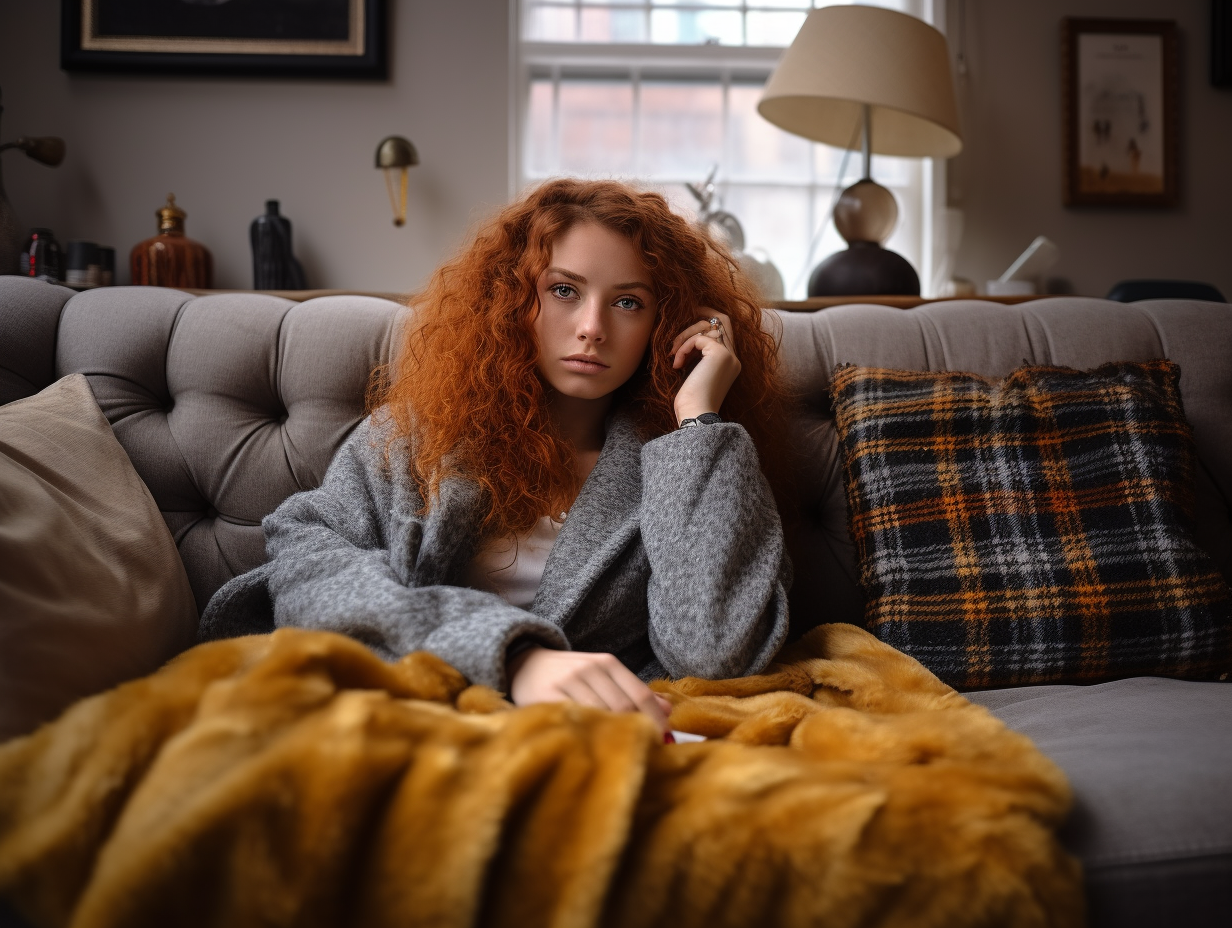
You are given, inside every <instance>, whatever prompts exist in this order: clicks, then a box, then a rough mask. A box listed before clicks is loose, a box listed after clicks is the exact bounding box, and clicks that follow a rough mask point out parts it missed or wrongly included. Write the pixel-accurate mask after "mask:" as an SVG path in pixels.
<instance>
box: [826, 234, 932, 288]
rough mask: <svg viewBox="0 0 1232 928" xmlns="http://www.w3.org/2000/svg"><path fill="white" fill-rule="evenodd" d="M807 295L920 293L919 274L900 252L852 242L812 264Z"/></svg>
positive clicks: (872, 244) (866, 243) (872, 243)
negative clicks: (841, 249)
mask: <svg viewBox="0 0 1232 928" xmlns="http://www.w3.org/2000/svg"><path fill="white" fill-rule="evenodd" d="M808 295H809V296H919V295H920V278H919V276H917V275H916V272H915V268H913V267H912V266H911V265H910V264H909V263H908V261H907V259H906V258H904V257H903V256H902V255H900V254H897V253H895V252H893V251H888V250H886V249H885V248H882V247H881V246H880V245H878V244H877V243H876V242H852V243H850V244H849V245H848V246H847V250H846V251H840V252H836V253H835V254H832V255H830V257H828V258H826V260H824V261H822V262H821V264H819V265H817V267H815V268H813V273H812V275H810V277H809V283H808Z"/></svg>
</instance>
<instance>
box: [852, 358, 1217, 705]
mask: <svg viewBox="0 0 1232 928" xmlns="http://www.w3.org/2000/svg"><path fill="white" fill-rule="evenodd" d="M1179 378H1180V371H1179V369H1178V368H1177V367H1176V365H1175V364H1173V363H1171V362H1170V361H1166V360H1160V361H1149V362H1145V363H1123V364H1108V365H1105V366H1103V367H1100V368H1098V369H1097V370H1094V371H1090V372H1081V371H1075V370H1071V369H1068V368H1059V367H1023V368H1020V369H1019V370H1016V371H1014V372H1013V373H1012V374H1010V376H1009V377H1007V378H1006V379H1005V380H1003V381H1000V382H994V381H988V380H984V379H982V378H980V377H976V376H973V375H970V374H961V373H920V372H910V371H892V370H879V369H874V368H861V367H854V366H850V365H840V366H839V367H838V368H837V369H836V370H835V372H834V377H833V394H834V408H835V416H836V424H837V429H838V437H839V444H840V446H841V448H842V452H843V463H844V477H845V481H846V488H847V501H848V516H849V519H850V528H851V535H852V538H853V540H854V541H855V544H856V549H857V553H858V557H859V562H860V577H861V583H862V584H863V586H864V591H865V593H866V595H867V596H868V606H867V612H866V620H867V623H868V627H869V630H870V631H872V632H873V633H874V634H875V635H877V636H878V637H879V638H880V639H881V640H882V641H885V642H886V643H887V644H890V645H893V646H894V647H896V648H898V649H899V650H901V651H904V652H906V653H907V654H910V655H912V656H913V657H915V658H916V659H917V660H919V661H920V662H921V663H922V664H924V665H925V666H926V667H928V668H929V669H930V670H932V671H933V672H934V673H935V674H937V676H939V677H940V678H941V679H942V680H944V681H946V682H947V683H949V684H950V685H951V686H954V687H957V688H965V689H974V688H981V687H994V686H1013V685H1021V684H1030V683H1062V682H1066V683H1091V682H1096V681H1100V680H1110V679H1115V678H1118V677H1128V676H1137V675H1143V674H1160V675H1166V676H1176V677H1185V678H1190V679H1210V678H1215V677H1218V676H1219V675H1220V674H1223V673H1226V672H1227V671H1229V670H1230V669H1232V593H1230V592H1229V589H1228V586H1227V584H1226V583H1225V582H1224V580H1223V578H1222V576H1221V575H1220V574H1219V572H1218V571H1217V570H1216V569H1215V567H1214V565H1213V563H1212V562H1211V560H1210V558H1209V557H1207V555H1206V554H1205V553H1204V552H1203V551H1202V550H1201V549H1199V548H1198V547H1197V545H1196V544H1195V542H1194V540H1193V536H1192V532H1191V522H1192V507H1193V503H1192V491H1191V488H1192V486H1193V479H1194V461H1195V451H1194V448H1193V439H1192V435H1191V432H1190V428H1189V425H1188V423H1187V422H1186V421H1185V415H1184V411H1183V410H1182V408H1181V398H1180V392H1179V389H1178V381H1179Z"/></svg>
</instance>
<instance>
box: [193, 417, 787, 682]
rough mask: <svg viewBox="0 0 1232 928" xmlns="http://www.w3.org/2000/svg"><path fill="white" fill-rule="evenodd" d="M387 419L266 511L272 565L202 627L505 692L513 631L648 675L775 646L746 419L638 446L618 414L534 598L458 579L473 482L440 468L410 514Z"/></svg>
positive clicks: (479, 508) (701, 671)
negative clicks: (441, 673)
mask: <svg viewBox="0 0 1232 928" xmlns="http://www.w3.org/2000/svg"><path fill="white" fill-rule="evenodd" d="M387 427H388V426H387V425H382V424H380V423H379V422H377V421H376V420H374V419H373V418H369V419H365V420H364V421H363V422H362V423H361V424H360V425H359V427H358V428H356V430H355V431H354V433H353V434H352V435H351V436H350V437H349V438H348V439H347V441H346V442H345V444H344V445H343V446H342V447H341V448H340V449H339V451H338V454H337V456H336V457H335V458H334V460H333V462H332V463H331V464H330V467H329V470H328V471H327V473H326V475H325V480H324V482H323V483H322V484H321V486H320V487H319V488H317V489H315V490H308V491H305V492H302V493H297V494H295V495H294V496H291V497H290V498H288V499H287V500H286V501H285V502H284V503H283V504H282V505H281V506H279V507H278V509H277V510H276V511H275V512H274V513H273V514H272V515H270V516H268V517H267V518H266V519H265V521H264V523H263V527H264V529H265V534H266V551H267V554H268V555H269V560H268V561H267V562H266V564H264V565H262V566H261V567H259V568H257V569H256V570H254V571H250V572H249V573H247V574H244V575H242V576H239V577H237V578H235V579H234V580H232V581H231V582H230V583H228V584H227V585H226V586H224V587H223V588H222V589H221V590H219V591H218V593H217V594H216V595H215V596H214V598H213V599H211V600H210V603H209V606H208V607H207V609H206V611H205V614H204V615H203V617H202V624H201V637H202V638H203V639H210V638H220V637H227V636H230V635H236V634H244V633H249V632H259V631H268V630H271V629H272V628H274V627H277V626H284V625H293V626H298V627H301V628H312V629H325V630H329V631H334V632H341V633H342V634H345V635H350V636H351V637H353V638H356V639H358V640H360V641H362V642H364V643H365V644H367V645H368V646H370V647H371V648H372V649H373V650H375V651H376V652H377V653H378V654H380V655H382V656H383V657H385V658H387V659H395V658H398V657H400V656H402V655H403V654H406V653H408V652H410V651H415V650H420V649H423V650H428V651H431V652H432V653H434V654H436V655H438V656H440V657H441V658H443V659H444V660H445V661H447V662H449V663H450V664H452V665H453V666H454V667H456V668H457V669H458V670H460V671H461V672H462V673H463V674H465V675H466V676H467V677H468V678H469V679H470V680H471V681H473V682H476V683H483V684H486V685H488V686H491V687H494V688H496V689H498V690H502V691H504V690H505V689H506V679H505V659H506V654H507V652H508V650H509V648H510V646H511V645H513V644H514V643H515V642H520V641H522V640H528V639H529V640H533V641H536V642H539V643H541V644H543V645H546V646H548V647H553V648H562V649H565V648H572V649H574V650H579V651H606V652H610V653H612V654H615V655H616V657H618V658H619V659H620V660H621V661H622V662H623V663H624V664H625V666H627V667H629V668H630V669H631V670H633V671H634V672H635V673H637V674H638V675H639V676H640V677H641V678H642V679H643V680H651V679H654V678H656V677H662V676H671V677H682V676H689V675H692V676H700V677H708V678H712V679H715V678H722V677H736V676H741V675H744V674H750V673H756V672H758V671H760V670H761V669H762V668H764V667H765V666H766V664H767V663H769V661H770V660H771V658H773V656H774V654H775V652H776V651H777V650H778V649H779V647H780V646H781V645H782V644H783V641H784V639H785V637H786V635H787V591H786V588H787V585H788V584H789V583H790V576H791V567H790V562H789V560H788V558H787V556H786V553H785V551H784V547H783V532H782V526H781V524H780V521H779V515H778V511H777V510H776V509H775V505H774V500H773V498H772V496H771V493H770V488H769V486H768V484H767V483H766V480H765V477H764V476H763V475H762V472H761V469H760V467H759V465H758V461H757V453H756V451H755V449H754V446H753V442H752V440H751V439H750V438H749V434H748V432H746V431H745V430H744V428H743V427H742V426H740V425H737V424H735V423H721V424H716V425H706V426H696V427H693V428H687V429H680V430H677V431H675V432H671V433H669V434H667V435H664V436H662V437H660V438H656V439H654V440H652V441H649V442H645V443H643V442H642V441H641V439H640V438H639V437H638V435H637V432H636V430H635V428H634V425H633V423H632V422H631V421H630V420H629V419H628V418H627V417H625V416H622V415H620V414H619V413H618V414H616V415H614V416H612V417H611V418H610V419H609V421H608V429H607V435H606V439H605V442H604V445H603V450H602V452H601V453H600V456H599V460H598V463H597V464H596V465H595V467H594V470H593V471H591V474H590V476H589V477H588V478H587V480H586V482H585V484H584V485H583V486H582V489H581V492H580V493H579V495H578V498H577V500H576V501H575V502H574V504H573V506H572V508H571V509H570V510H569V514H568V518H567V520H566V521H565V524H564V526H563V527H562V528H561V531H560V534H559V535H558V536H557V540H556V543H555V545H554V546H553V548H552V550H551V553H550V554H549V556H548V560H547V565H546V567H545V568H544V572H543V579H542V581H541V583H540V586H539V592H538V594H537V595H536V596H535V600H534V602H533V603H532V604H531V606H530V609H529V610H525V609H519V608H517V607H515V606H511V605H509V604H508V603H506V602H505V601H504V600H503V599H501V598H500V597H499V596H497V595H496V594H494V593H489V592H484V591H481V590H476V589H471V588H468V587H466V586H464V585H463V584H464V583H465V580H464V577H465V575H466V570H467V566H468V565H469V563H470V561H471V559H472V558H473V557H474V556H475V554H476V540H477V528H478V526H479V524H480V522H481V520H482V518H483V514H484V511H485V510H484V505H485V495H484V491H482V490H481V489H480V488H479V486H478V485H477V484H475V483H473V482H471V481H468V480H464V479H458V478H454V479H449V480H446V481H444V483H443V485H442V487H441V490H440V496H439V499H438V500H436V501H435V502H434V504H433V505H432V506H431V507H430V508H429V509H428V511H427V512H426V513H422V514H421V513H420V509H421V508H422V500H421V497H420V495H419V493H418V491H417V490H416V488H415V486H414V484H413V482H412V481H411V480H410V479H409V478H407V477H404V476H401V475H404V474H407V473H408V467H407V452H406V446H405V444H402V443H400V442H395V443H394V445H393V446H392V447H391V452H390V456H389V460H388V463H387V462H386V459H385V453H384V452H385V446H386V435H387V433H386V431H385V430H386V428H387Z"/></svg>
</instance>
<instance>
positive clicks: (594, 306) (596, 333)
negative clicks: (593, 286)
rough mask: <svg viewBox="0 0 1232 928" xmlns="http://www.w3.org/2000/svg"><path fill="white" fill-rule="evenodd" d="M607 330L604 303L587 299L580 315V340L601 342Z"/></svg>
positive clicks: (578, 327) (578, 330)
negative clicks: (604, 320)
mask: <svg viewBox="0 0 1232 928" xmlns="http://www.w3.org/2000/svg"><path fill="white" fill-rule="evenodd" d="M606 335H607V332H606V330H605V328H604V322H603V304H602V303H600V302H599V301H598V300H587V301H586V302H585V303H583V304H582V307H581V312H580V314H579V316H578V324H577V337H578V341H583V342H585V341H592V342H601V341H603V339H604V338H605V337H606Z"/></svg>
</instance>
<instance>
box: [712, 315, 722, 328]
mask: <svg viewBox="0 0 1232 928" xmlns="http://www.w3.org/2000/svg"><path fill="white" fill-rule="evenodd" d="M710 328H711V329H721V328H723V323H721V322H719V317H718V316H711V317H710Z"/></svg>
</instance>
